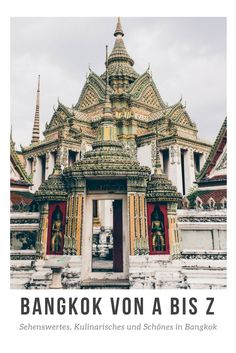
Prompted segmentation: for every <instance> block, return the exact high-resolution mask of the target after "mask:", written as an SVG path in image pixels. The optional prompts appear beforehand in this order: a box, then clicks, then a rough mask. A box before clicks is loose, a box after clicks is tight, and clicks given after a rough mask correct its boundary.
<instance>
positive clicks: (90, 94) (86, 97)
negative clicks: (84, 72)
mask: <svg viewBox="0 0 236 353" xmlns="http://www.w3.org/2000/svg"><path fill="white" fill-rule="evenodd" d="M99 101H100V100H99V96H98V94H97V92H96V91H95V90H94V89H93V87H91V86H90V85H89V86H88V87H87V88H86V90H85V92H84V94H83V96H82V97H81V99H80V103H79V108H80V109H81V110H83V109H87V108H89V107H92V106H93V105H95V104H98V103H99Z"/></svg>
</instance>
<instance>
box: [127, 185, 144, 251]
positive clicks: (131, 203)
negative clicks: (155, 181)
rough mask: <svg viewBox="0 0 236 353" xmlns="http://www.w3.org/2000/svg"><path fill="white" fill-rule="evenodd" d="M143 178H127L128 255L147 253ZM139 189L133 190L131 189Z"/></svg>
mask: <svg viewBox="0 0 236 353" xmlns="http://www.w3.org/2000/svg"><path fill="white" fill-rule="evenodd" d="M144 184H145V181H144V180H141V179H140V180H139V179H138V178H137V179H136V178H128V225H129V240H130V255H143V254H148V252H149V246H148V235H147V209H146V202H145V192H142V188H143V186H144ZM135 188H136V189H139V190H140V191H133V190H132V189H135Z"/></svg>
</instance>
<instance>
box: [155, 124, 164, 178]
mask: <svg viewBox="0 0 236 353" xmlns="http://www.w3.org/2000/svg"><path fill="white" fill-rule="evenodd" d="M154 174H156V175H157V174H159V175H160V174H163V173H162V169H161V159H160V150H159V141H158V131H157V126H156V163H155V169H154Z"/></svg>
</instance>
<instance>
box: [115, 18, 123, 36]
mask: <svg viewBox="0 0 236 353" xmlns="http://www.w3.org/2000/svg"><path fill="white" fill-rule="evenodd" d="M118 35H121V36H122V37H123V36H124V32H123V29H122V26H121V23H120V17H118V18H117V25H116V30H115V32H114V36H115V37H117V36H118Z"/></svg>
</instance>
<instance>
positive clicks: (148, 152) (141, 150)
mask: <svg viewBox="0 0 236 353" xmlns="http://www.w3.org/2000/svg"><path fill="white" fill-rule="evenodd" d="M137 159H138V161H139V163H140V164H141V165H142V166H146V167H149V168H150V169H153V166H152V147H151V145H145V146H141V147H138V148H137Z"/></svg>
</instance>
